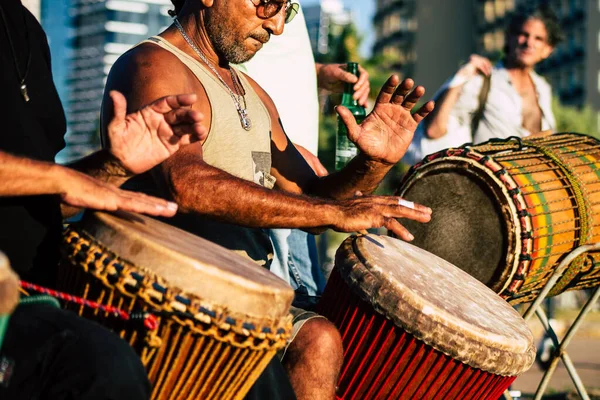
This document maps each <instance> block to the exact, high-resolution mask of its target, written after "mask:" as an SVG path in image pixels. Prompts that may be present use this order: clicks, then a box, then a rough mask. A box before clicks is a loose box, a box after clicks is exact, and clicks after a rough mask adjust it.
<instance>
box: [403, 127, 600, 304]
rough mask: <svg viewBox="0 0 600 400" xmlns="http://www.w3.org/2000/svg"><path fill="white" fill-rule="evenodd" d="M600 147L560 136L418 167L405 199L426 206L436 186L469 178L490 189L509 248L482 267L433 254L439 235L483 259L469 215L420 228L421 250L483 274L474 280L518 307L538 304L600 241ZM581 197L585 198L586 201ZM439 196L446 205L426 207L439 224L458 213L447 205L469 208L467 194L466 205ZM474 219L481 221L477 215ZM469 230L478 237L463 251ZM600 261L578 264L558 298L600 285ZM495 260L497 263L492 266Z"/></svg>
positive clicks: (459, 152)
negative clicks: (586, 247) (579, 251)
mask: <svg viewBox="0 0 600 400" xmlns="http://www.w3.org/2000/svg"><path fill="white" fill-rule="evenodd" d="M599 147H600V143H599V142H598V141H597V140H596V139H594V138H591V137H587V136H582V135H576V134H560V135H553V136H551V137H549V138H543V139H537V140H530V141H523V142H520V141H516V140H512V141H506V142H493V143H490V144H482V145H480V146H474V147H472V148H464V149H448V150H444V151H442V152H439V153H436V154H433V155H430V156H428V157H427V158H426V159H425V160H423V162H421V163H419V164H417V165H416V166H415V167H413V169H411V171H410V172H409V173H408V175H407V176H406V177H405V179H404V181H403V183H402V185H401V187H400V189H399V190H398V192H397V194H398V195H400V196H403V197H406V198H407V199H408V200H412V201H417V202H418V201H420V200H422V199H423V197H422V196H423V195H422V194H419V193H420V192H422V193H425V192H427V191H428V190H430V189H427V188H426V186H427V185H429V186H431V182H432V180H437V181H438V182H443V181H444V180H447V181H452V180H454V179H455V176H458V175H465V174H467V175H469V177H471V179H473V180H474V181H477V184H478V185H480V186H482V187H484V189H482V192H483V191H485V192H486V193H487V197H488V198H489V199H490V200H491V201H493V202H494V203H495V205H496V207H497V210H498V212H497V214H498V216H499V218H500V219H501V220H502V222H501V228H500V229H499V232H498V233H497V237H496V239H497V241H498V242H502V245H501V247H502V251H503V255H502V257H497V258H494V257H487V256H485V255H481V254H480V256H481V257H480V258H479V259H477V260H476V261H474V262H473V264H475V265H476V266H478V267H476V266H473V265H469V263H470V261H464V260H465V259H467V258H468V257H465V256H456V255H453V254H450V253H449V252H448V251H447V250H446V249H443V248H441V247H440V246H430V244H429V243H428V240H427V239H426V236H427V235H430V234H433V230H435V235H437V236H439V237H441V238H444V240H445V241H446V242H447V243H449V245H448V248H458V247H460V246H463V247H464V248H465V249H468V251H472V252H473V253H475V251H474V249H476V248H477V246H478V245H479V243H480V241H481V239H482V237H481V236H479V237H478V236H477V224H475V223H471V221H470V220H469V215H468V214H465V215H463V216H462V217H461V218H459V222H458V224H455V225H453V226H450V225H449V224H436V223H435V221H433V222H434V223H433V224H431V225H429V226H426V225H424V226H422V227H415V229H416V230H417V232H418V233H419V234H417V235H416V236H417V239H416V242H417V244H418V245H419V246H420V247H422V248H424V249H425V250H427V251H431V252H432V253H434V254H437V255H439V256H440V257H442V258H446V259H448V260H449V261H451V262H452V263H453V264H455V265H457V266H458V267H460V268H463V269H465V270H466V271H469V272H470V273H473V270H477V269H479V270H480V271H481V272H480V273H479V272H477V273H473V275H474V276H476V277H477V278H478V279H480V280H482V282H484V283H485V284H486V285H488V286H489V287H490V288H492V289H493V290H494V291H496V292H497V293H500V294H501V295H502V296H503V297H504V298H506V299H507V300H508V301H510V302H511V303H520V302H526V301H531V300H533V299H534V298H535V297H537V294H538V293H539V292H540V291H541V290H542V289H543V287H544V285H545V283H546V282H547V281H548V280H549V279H550V277H551V276H552V274H553V273H554V270H555V269H556V267H557V265H558V264H559V263H560V261H561V260H562V259H563V258H564V257H565V256H566V255H567V254H568V253H570V252H571V251H572V250H574V249H575V248H577V247H578V246H580V245H582V244H587V243H595V242H597V241H598V240H600V230H599V228H598V225H599V224H600V208H598V207H600V179H598V178H600V170H599V169H598V165H600V164H599V162H598V159H599V157H600V156H599V154H600V152H599ZM565 171H566V172H565ZM444 174H446V175H444ZM567 175H569V176H568V179H567ZM576 192H581V196H580V197H579V198H577V196H576ZM433 196H437V197H438V198H439V205H436V204H435V202H433V203H434V204H426V205H429V206H431V207H432V208H433V214H434V217H433V218H436V215H438V216H440V215H441V216H442V218H443V217H444V216H446V215H448V213H449V212H451V210H450V209H449V208H447V207H446V206H445V204H453V203H455V202H461V201H462V202H465V199H464V197H463V196H464V193H461V197H458V196H457V191H456V190H453V189H450V190H440V191H439V192H438V193H435V195H433V194H432V197H433ZM581 204H584V207H583V208H582V207H581ZM583 210H585V211H583ZM470 212H471V215H473V216H475V217H476V214H477V210H476V209H474V210H470ZM582 213H583V215H582ZM582 217H584V218H585V219H586V220H587V226H588V227H589V229H588V230H587V235H585V236H586V237H585V238H583V237H581V238H580V229H581V221H582ZM438 218H439V217H438ZM407 225H408V226H407V228H408V229H409V230H410V229H411V228H412V227H414V226H415V224H413V223H412V222H409V221H407ZM469 227H471V228H473V231H475V234H474V235H473V236H472V239H471V240H468V241H467V243H465V242H462V243H459V242H458V240H459V239H458V235H457V234H456V231H457V229H458V230H460V229H468V228H469ZM419 230H421V231H419ZM461 240H462V239H461ZM436 247H437V248H436ZM484 247H485V246H484V245H481V246H480V248H483V249H482V250H483V251H482V252H481V253H483V252H484V251H485V250H486V249H485V248H484ZM471 249H473V250H471ZM465 252H467V251H465ZM469 254H472V253H469ZM473 257H477V254H475V255H474V256H473ZM596 258H598V255H597V254H584V255H582V256H581V257H579V258H578V259H576V260H575V261H574V262H573V263H572V264H571V266H570V267H569V268H568V270H567V273H565V274H564V275H563V277H562V278H561V280H559V282H558V283H557V285H555V287H554V288H553V289H552V291H551V292H550V295H557V294H560V293H562V292H563V291H565V290H576V289H582V288H590V287H594V286H596V285H598V283H599V282H600V269H599V268H598V267H596V265H597V264H596V263H595V262H593V261H594V260H595V259H596ZM490 259H493V260H494V261H493V262H491V263H490V261H489V260H490Z"/></svg>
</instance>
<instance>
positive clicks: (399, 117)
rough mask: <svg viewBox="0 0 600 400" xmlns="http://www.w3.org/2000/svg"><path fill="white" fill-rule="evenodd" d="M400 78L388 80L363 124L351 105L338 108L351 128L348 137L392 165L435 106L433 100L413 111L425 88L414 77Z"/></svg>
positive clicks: (364, 151) (373, 156)
mask: <svg viewBox="0 0 600 400" xmlns="http://www.w3.org/2000/svg"><path fill="white" fill-rule="evenodd" d="M399 82H400V78H399V77H398V76H397V75H392V76H391V77H390V78H389V79H388V80H387V82H386V83H385V84H384V85H383V88H382V89H381V91H380V92H379V96H377V100H376V102H375V107H374V108H373V111H372V112H371V113H370V114H369V115H368V116H367V117H366V118H365V120H364V121H363V122H362V124H360V125H357V124H356V121H355V120H354V117H353V116H352V113H350V111H349V110H348V109H347V108H345V107H342V106H339V107H337V108H336V111H337V112H338V114H339V116H340V118H341V119H342V120H343V121H344V123H345V124H346V127H347V128H348V138H349V139H350V140H351V141H352V142H353V143H355V144H356V146H357V147H358V149H359V150H360V151H361V152H362V153H364V154H365V155H366V156H367V157H368V158H369V159H371V160H373V161H377V162H381V163H384V164H389V165H393V164H396V163H397V162H398V161H400V159H401V158H402V156H404V154H405V153H406V150H407V149H408V146H409V145H410V142H411V141H412V138H413V134H414V132H415V129H416V128H417V125H418V124H419V122H421V120H423V118H425V117H426V116H427V114H429V113H430V112H431V111H433V107H434V103H433V101H430V102H428V103H426V104H425V105H424V106H423V107H421V109H420V110H419V111H417V112H415V113H414V114H411V111H412V109H413V108H414V106H415V104H417V102H418V101H419V100H420V99H421V97H422V96H423V95H424V94H425V88H423V86H417V87H416V88H414V82H413V80H412V79H405V80H404V81H402V83H400V84H399ZM413 88H414V90H413Z"/></svg>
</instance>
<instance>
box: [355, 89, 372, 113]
mask: <svg viewBox="0 0 600 400" xmlns="http://www.w3.org/2000/svg"><path fill="white" fill-rule="evenodd" d="M370 92H371V86H370V85H369V84H368V83H367V84H366V85H363V86H362V87H361V88H360V89H359V90H357V91H355V92H354V95H353V97H354V99H356V100H357V101H358V104H359V105H361V106H363V107H365V108H366V107H367V106H368V101H369V93H370Z"/></svg>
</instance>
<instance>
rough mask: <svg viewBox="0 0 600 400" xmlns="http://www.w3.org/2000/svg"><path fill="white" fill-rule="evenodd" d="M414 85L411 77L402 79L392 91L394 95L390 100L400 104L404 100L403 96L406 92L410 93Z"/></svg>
mask: <svg viewBox="0 0 600 400" xmlns="http://www.w3.org/2000/svg"><path fill="white" fill-rule="evenodd" d="M414 85H415V81H413V80H412V79H405V80H403V81H402V83H401V84H400V85H398V87H397V88H396V90H395V91H394V95H393V96H392V100H391V101H390V102H391V103H394V104H402V103H403V102H404V98H405V97H406V95H407V94H408V93H410V91H411V90H412V88H413V86H414Z"/></svg>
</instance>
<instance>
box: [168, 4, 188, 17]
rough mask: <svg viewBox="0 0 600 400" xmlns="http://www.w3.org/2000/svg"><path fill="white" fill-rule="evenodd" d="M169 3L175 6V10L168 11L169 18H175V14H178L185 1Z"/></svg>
mask: <svg viewBox="0 0 600 400" xmlns="http://www.w3.org/2000/svg"><path fill="white" fill-rule="evenodd" d="M171 3H173V5H174V6H175V10H169V15H170V16H171V17H176V16H177V14H179V11H181V7H183V3H185V0H171Z"/></svg>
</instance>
